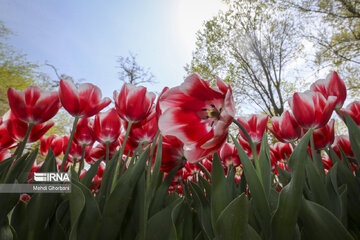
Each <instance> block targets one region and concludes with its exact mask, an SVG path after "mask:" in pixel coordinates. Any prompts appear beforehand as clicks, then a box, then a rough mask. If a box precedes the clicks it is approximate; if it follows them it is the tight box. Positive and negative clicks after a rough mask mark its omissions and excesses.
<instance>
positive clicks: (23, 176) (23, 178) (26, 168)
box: [18, 149, 38, 183]
mask: <svg viewBox="0 0 360 240" xmlns="http://www.w3.org/2000/svg"><path fill="white" fill-rule="evenodd" d="M37 153H38V149H35V150H34V151H33V152H32V153H31V154H30V156H29V157H28V158H27V159H26V161H25V163H24V165H23V166H22V171H21V173H20V174H19V177H18V181H19V183H27V182H28V176H29V172H30V170H31V168H32V166H33V165H34V162H35V160H36V155H37Z"/></svg>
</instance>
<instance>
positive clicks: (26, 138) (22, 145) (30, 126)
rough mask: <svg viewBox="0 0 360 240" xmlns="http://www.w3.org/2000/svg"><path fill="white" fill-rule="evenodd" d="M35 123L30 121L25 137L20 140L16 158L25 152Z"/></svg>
mask: <svg viewBox="0 0 360 240" xmlns="http://www.w3.org/2000/svg"><path fill="white" fill-rule="evenodd" d="M33 126H34V124H33V123H29V126H28V129H27V130H26V134H25V137H24V139H23V140H22V141H21V142H20V144H19V147H18V148H17V149H16V153H15V155H16V159H19V158H20V157H21V155H22V154H23V152H24V149H25V146H26V142H27V140H28V139H29V136H30V133H31V129H32V128H33Z"/></svg>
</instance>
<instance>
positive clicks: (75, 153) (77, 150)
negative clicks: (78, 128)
mask: <svg viewBox="0 0 360 240" xmlns="http://www.w3.org/2000/svg"><path fill="white" fill-rule="evenodd" d="M63 138H64V148H63V151H64V152H65V150H66V147H67V144H68V142H69V137H68V136H64V137H63ZM91 148H92V146H86V147H85V156H84V158H85V159H86V158H87V157H88V155H89V153H90V151H91ZM82 151H83V146H81V145H78V144H76V143H75V142H72V143H71V146H70V152H69V155H68V159H67V161H70V162H72V163H76V162H80V161H81V157H82Z"/></svg>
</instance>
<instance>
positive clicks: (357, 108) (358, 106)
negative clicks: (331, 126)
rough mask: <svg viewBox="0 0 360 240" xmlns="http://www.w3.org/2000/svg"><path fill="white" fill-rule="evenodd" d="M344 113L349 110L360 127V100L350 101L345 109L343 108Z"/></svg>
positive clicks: (348, 112)
mask: <svg viewBox="0 0 360 240" xmlns="http://www.w3.org/2000/svg"><path fill="white" fill-rule="evenodd" d="M341 112H342V113H343V115H344V112H347V114H349V116H350V117H351V118H352V119H353V120H354V121H355V123H356V124H357V125H358V126H359V127H360V102H359V101H355V102H352V103H350V104H349V105H348V106H347V107H346V108H345V109H344V110H341Z"/></svg>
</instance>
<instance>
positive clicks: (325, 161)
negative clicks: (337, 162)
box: [321, 156, 333, 171]
mask: <svg viewBox="0 0 360 240" xmlns="http://www.w3.org/2000/svg"><path fill="white" fill-rule="evenodd" d="M321 159H322V162H323V165H324V168H325V171H328V170H330V169H331V168H332V167H333V162H332V161H331V159H330V158H329V157H328V156H322V157H321Z"/></svg>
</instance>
